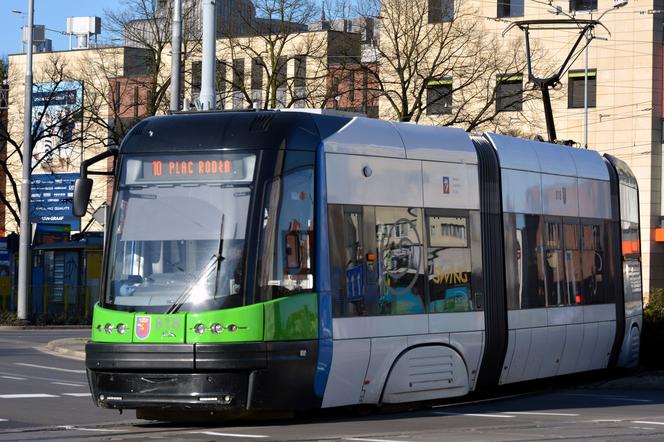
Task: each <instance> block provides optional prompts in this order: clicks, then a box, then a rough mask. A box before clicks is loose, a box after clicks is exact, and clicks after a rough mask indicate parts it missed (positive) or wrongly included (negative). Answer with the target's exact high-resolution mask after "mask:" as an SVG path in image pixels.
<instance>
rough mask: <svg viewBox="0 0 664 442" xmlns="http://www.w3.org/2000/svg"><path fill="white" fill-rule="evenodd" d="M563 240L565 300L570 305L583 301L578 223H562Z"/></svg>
mask: <svg viewBox="0 0 664 442" xmlns="http://www.w3.org/2000/svg"><path fill="white" fill-rule="evenodd" d="M563 235H564V240H565V255H564V256H565V285H566V289H567V302H568V304H571V305H578V304H583V303H584V293H583V289H582V284H581V279H582V278H581V274H582V269H581V251H580V250H579V249H580V245H581V243H580V237H579V225H578V224H570V223H565V224H563Z"/></svg>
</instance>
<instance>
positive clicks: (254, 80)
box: [251, 57, 265, 108]
mask: <svg viewBox="0 0 664 442" xmlns="http://www.w3.org/2000/svg"><path fill="white" fill-rule="evenodd" d="M263 69H265V64H264V63H263V59H262V58H260V57H255V58H253V59H252V60H251V101H252V103H253V105H254V106H256V107H258V108H262V107H263Z"/></svg>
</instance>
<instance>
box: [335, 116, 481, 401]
mask: <svg viewBox="0 0 664 442" xmlns="http://www.w3.org/2000/svg"><path fill="white" fill-rule="evenodd" d="M358 120H359V119H358ZM367 125H369V126H371V125H374V126H375V127H371V128H368V127H367ZM368 129H371V131H373V132H374V133H375V132H376V131H380V132H381V133H382V134H383V135H381V141H382V142H383V143H385V144H386V145H387V146H386V148H385V149H384V150H380V148H379V146H377V144H376V142H375V140H369V139H366V138H367V137H369V135H370V133H372V132H371V131H368ZM409 131H410V132H409ZM413 131H416V133H413ZM449 131H450V130H449V129H442V128H423V127H421V126H420V127H418V126H413V129H412V130H411V128H410V127H407V128H406V127H404V126H403V125H399V124H393V123H387V122H380V121H375V122H372V121H366V120H365V121H358V122H357V127H355V126H354V123H350V124H349V125H348V126H347V127H345V128H344V130H343V131H341V132H340V135H339V136H338V137H337V136H336V135H335V136H332V137H330V138H328V139H327V140H325V146H326V151H327V153H326V155H325V161H326V176H327V195H328V201H327V203H328V223H329V230H330V232H329V238H330V259H331V261H332V263H331V288H332V299H333V308H332V310H333V319H332V324H333V337H334V340H333V352H332V366H331V370H330V374H329V377H328V383H327V387H326V389H325V395H324V398H323V407H332V406H339V405H349V404H352V403H380V402H388V403H389V402H408V401H416V400H425V399H435V398H442V397H451V396H458V395H463V394H466V393H467V392H468V391H469V390H470V389H472V386H473V384H474V381H475V378H476V375H477V370H478V367H479V362H480V358H481V354H482V350H483V328H484V321H483V315H482V312H481V309H480V308H478V307H477V306H476V304H475V302H474V297H473V293H472V291H471V286H472V281H474V280H475V279H474V278H478V277H479V274H480V273H481V264H478V262H479V260H480V259H481V256H480V255H479V254H478V252H479V247H478V245H477V244H476V243H475V242H478V241H479V210H478V209H479V207H478V203H477V194H478V192H477V169H476V165H474V164H460V163H456V164H451V163H444V162H433V161H425V160H426V158H431V157H434V158H436V159H440V158H441V155H442V157H444V152H443V153H441V152H439V151H437V150H436V147H435V145H436V143H438V144H439V145H440V144H441V141H440V140H441V137H442V138H443V139H444V136H445V134H446V133H447V132H449ZM434 132H435V133H434ZM389 133H392V134H393V135H395V138H394V139H387V138H386V136H385V134H389ZM460 134H463V132H462V131H456V130H454V134H453V135H454V138H455V139H457V140H459V139H461V140H463V139H464V138H463V137H465V142H466V143H467V146H469V147H470V149H469V151H470V152H473V151H472V145H470V141H469V139H468V137H467V136H466V135H465V134H463V135H462V136H460ZM420 135H421V136H420ZM433 135H435V136H433ZM402 140H403V141H402ZM399 143H405V146H404V144H402V148H401V149H402V151H401V152H400V151H399V149H398V148H396V147H395V146H398V145H399ZM362 144H364V145H365V146H366V145H367V144H370V145H371V149H370V150H371V153H372V156H367V155H359V152H360V150H361V149H359V148H357V146H358V145H362ZM427 145H428V146H427ZM415 147H418V149H416V148H415ZM439 150H441V149H440V148H439ZM461 154H462V153H461ZM461 154H459V155H461ZM395 157H397V158H395ZM399 157H401V158H399ZM450 158H454V159H457V158H458V155H457V157H454V155H450ZM469 185H472V186H473V188H472V189H470V190H472V192H468V189H467V186H469ZM469 195H471V197H469ZM446 197H447V199H446ZM455 198H456V201H458V203H456V204H455V203H450V202H449V201H450V200H454V199H455ZM442 230H444V232H443V231H442ZM474 241H475V242H474ZM450 375H451V377H450ZM448 378H449V379H448Z"/></svg>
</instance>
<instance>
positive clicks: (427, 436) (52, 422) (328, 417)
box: [0, 330, 664, 442]
mask: <svg viewBox="0 0 664 442" xmlns="http://www.w3.org/2000/svg"><path fill="white" fill-rule="evenodd" d="M86 333H87V332H86V331H84V330H77V331H53V330H38V331H0V441H26V440H40V441H44V440H48V441H53V440H76V441H87V440H90V441H92V440H95V441H97V440H144V439H161V440H169V441H171V440H227V441H242V440H283V441H290V440H326V441H327V440H330V441H359V442H411V441H413V442H425V441H441V440H449V441H529V440H554V439H555V440H588V439H593V440H600V441H603V440H606V441H615V440H658V441H659V440H664V386H662V389H659V390H658V389H652V388H651V389H637V388H630V389H628V390H624V389H623V390H616V389H608V388H603V387H598V386H597V385H596V384H593V383H591V384H590V385H589V384H588V383H587V382H586V383H585V384H580V385H572V386H571V385H570V384H569V383H567V384H557V385H554V386H547V385H543V384H540V385H537V386H534V387H533V389H530V390H529V389H523V388H521V389H518V390H507V391H502V392H501V393H500V395H498V396H493V397H490V398H488V399H483V400H481V401H476V402H465V403H456V404H451V405H449V404H448V405H444V406H432V407H427V408H419V409H417V410H413V411H403V410H402V411H401V412H395V411H392V412H380V413H373V414H370V415H369V416H359V415H358V414H356V413H355V412H351V411H348V410H332V411H322V412H314V413H308V414H307V415H305V416H297V417H295V418H294V419H285V420H276V421H275V420H273V421H257V420H252V421H245V422H228V423H225V424H223V423H213V424H209V425H203V426H202V425H190V426H182V425H169V424H163V423H154V422H142V421H141V422H139V421H136V420H135V419H134V416H133V413H132V414H130V413H126V414H125V415H122V416H120V415H118V413H117V412H114V411H110V410H101V409H97V408H96V407H94V405H93V404H92V402H91V400H90V397H89V392H88V388H87V384H86V379H85V373H84V366H83V362H81V361H76V360H71V359H66V358H63V357H60V356H56V355H53V354H47V353H43V352H41V351H39V350H37V349H36V348H35V347H41V346H43V345H45V344H46V343H47V342H48V341H50V340H52V339H58V338H64V337H77V336H84V335H85V334H86ZM524 391H525V392H526V393H524ZM501 395H502V396H501Z"/></svg>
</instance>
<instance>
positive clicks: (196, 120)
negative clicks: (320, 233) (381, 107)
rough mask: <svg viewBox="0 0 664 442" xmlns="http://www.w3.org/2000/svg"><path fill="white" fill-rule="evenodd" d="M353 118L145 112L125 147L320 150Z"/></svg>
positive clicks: (154, 149) (131, 149) (268, 113)
mask: <svg viewBox="0 0 664 442" xmlns="http://www.w3.org/2000/svg"><path fill="white" fill-rule="evenodd" d="M350 120H351V118H349V117H347V116H339V115H323V114H315V113H310V112H293V111H290V112H280V111H247V112H223V111H217V112H190V113H177V114H173V115H165V116H156V117H150V118H146V119H145V120H143V121H141V122H140V123H138V124H137V125H136V126H134V127H133V128H132V130H131V131H130V132H129V133H128V134H127V136H126V137H125V139H124V141H123V142H122V146H120V151H121V152H122V153H148V152H157V151H159V152H176V151H192V150H236V149H294V150H310V151H313V150H315V149H316V148H317V147H318V145H319V144H320V143H321V140H322V139H324V138H326V137H327V136H329V135H330V134H332V133H334V132H336V131H338V130H339V129H340V128H341V127H343V126H344V125H345V124H346V123H348V122H349V121H350Z"/></svg>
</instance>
